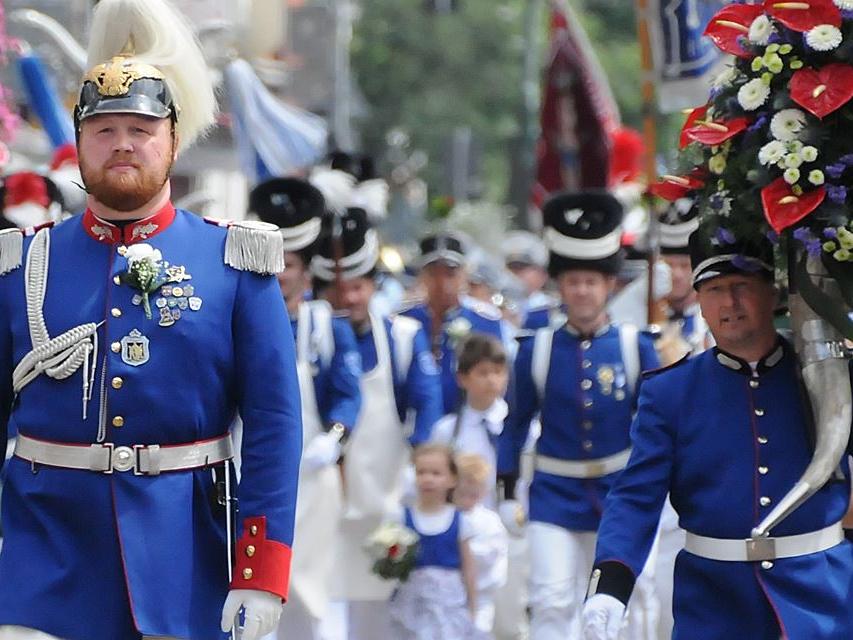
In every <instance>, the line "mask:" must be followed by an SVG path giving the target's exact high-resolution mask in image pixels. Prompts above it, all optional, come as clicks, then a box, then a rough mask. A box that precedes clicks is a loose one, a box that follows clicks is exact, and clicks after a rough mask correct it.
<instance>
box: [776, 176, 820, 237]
mask: <svg viewBox="0 0 853 640" xmlns="http://www.w3.org/2000/svg"><path fill="white" fill-rule="evenodd" d="M825 197H826V189H824V188H823V187H818V188H817V189H814V190H813V191H807V192H805V193H803V194H802V195H800V196H798V195H795V194H794V192H793V191H792V190H791V185H789V184H788V183H787V182H785V179H784V178H778V179H777V180H775V181H773V182H771V183H770V184H768V185H767V186H766V187H764V188H763V189H762V190H761V204H762V205H764V217H765V218H767V222H769V223H770V226H771V227H773V231H775V232H776V233H782V231H784V230H785V229H787V228H788V227H790V226H792V225H794V224H796V223H797V222H799V221H800V220H802V219H803V218H805V217H806V216H807V215H809V214H810V213H811V212H812V211H814V210H815V209H817V208H818V207H819V206H820V203H821V202H823V199H824V198H825Z"/></svg>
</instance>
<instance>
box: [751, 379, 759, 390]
mask: <svg viewBox="0 0 853 640" xmlns="http://www.w3.org/2000/svg"><path fill="white" fill-rule="evenodd" d="M749 386H750V388H751V389H758V380H755V379H752V380H750V381H749Z"/></svg>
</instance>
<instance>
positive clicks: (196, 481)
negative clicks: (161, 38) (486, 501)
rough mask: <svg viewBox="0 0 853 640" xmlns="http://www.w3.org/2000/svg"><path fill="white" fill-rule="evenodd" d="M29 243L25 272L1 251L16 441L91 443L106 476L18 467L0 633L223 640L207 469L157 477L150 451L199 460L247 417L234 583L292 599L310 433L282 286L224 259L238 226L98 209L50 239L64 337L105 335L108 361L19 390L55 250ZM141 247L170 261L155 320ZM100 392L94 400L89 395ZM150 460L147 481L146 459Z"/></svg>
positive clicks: (56, 316)
mask: <svg viewBox="0 0 853 640" xmlns="http://www.w3.org/2000/svg"><path fill="white" fill-rule="evenodd" d="M32 232H33V231H32V230H31V231H30V232H28V233H29V237H26V238H23V241H24V242H23V252H22V258H23V264H22V265H20V266H15V264H14V263H15V260H12V261H10V260H9V258H10V256H11V254H12V253H13V252H14V251H15V249H14V246H15V243H16V242H17V240H18V239H17V238H12V237H10V236H5V237H4V238H2V239H0V253H2V254H3V255H0V264H5V269H4V271H5V275H2V276H0V430H2V432H5V431H6V428H7V426H9V427H11V428H14V429H16V430H17V432H18V433H19V444H20V441H21V438H24V439H27V438H30V439H33V440H34V441H36V442H35V445H36V447H43V445H44V443H47V445H52V444H57V443H59V444H64V445H81V446H79V447H75V448H74V449H75V450H83V451H85V450H88V449H89V448H90V447H91V446H92V445H94V448H95V449H97V452H98V453H99V454H104V455H102V456H99V457H98V461H96V460H95V459H94V458H92V463H93V465H94V464H96V462H97V464H100V463H101V462H106V463H107V467H109V468H108V469H107V468H106V467H105V468H104V469H102V470H100V471H95V470H84V469H80V468H67V467H63V466H51V465H49V464H41V463H35V462H31V461H28V460H25V459H23V458H22V457H20V455H21V454H19V455H16V456H15V457H14V458H12V460H10V461H9V463H8V464H7V465H6V469H5V478H4V487H3V489H4V493H3V504H2V520H3V534H4V540H3V547H2V552H0V625H21V626H24V627H30V628H34V629H39V630H42V631H44V632H46V633H49V634H51V635H55V636H58V637H61V638H65V639H66V640H91V639H92V638H122V639H125V638H128V639H130V638H138V637H139V636H140V635H156V636H161V635H162V636H170V637H177V638H221V637H223V635H224V634H222V632H221V631H220V629H219V622H220V616H221V609H222V604H223V602H224V600H225V597H226V593H227V591H228V587H229V585H228V579H227V571H226V569H227V563H226V542H225V541H226V533H225V522H226V521H225V512H224V508H223V507H222V506H220V505H219V504H218V501H217V493H216V490H215V486H214V483H213V480H212V471H211V468H210V467H207V466H206V464H205V461H204V460H196V463H195V464H196V466H195V468H186V469H182V470H173V471H168V470H163V471H162V472H160V473H157V469H156V468H155V467H156V460H158V456H157V455H156V454H157V451H156V448H154V447H151V446H149V445H159V446H160V448H161V451H162V450H165V449H166V447H168V446H170V445H187V444H191V445H192V447H189V448H188V449H187V450H186V454H187V456H188V457H190V458H192V457H194V455H193V452H192V449H193V448H199V449H200V448H203V447H205V446H206V443H210V442H213V441H219V439H221V438H223V436H225V438H224V439H225V440H227V432H228V427H229V425H230V424H231V423H232V421H233V419H234V417H235V414H237V413H238V412H239V414H240V415H241V417H242V420H243V425H244V431H243V445H242V446H243V449H242V479H241V482H240V485H239V489H238V490H237V497H238V498H239V504H240V522H239V523H238V531H239V532H241V535H240V536H239V538H240V539H239V542H238V549H237V556H238V561H237V567H236V577H235V580H234V583H233V586H234V587H236V588H246V589H261V590H266V591H271V592H273V593H277V594H278V595H280V596H281V597H285V596H286V594H287V582H288V573H289V564H290V545H291V543H292V539H293V522H294V513H295V502H296V485H297V477H298V468H299V457H300V451H301V440H302V427H301V417H300V402H299V388H298V384H297V379H296V369H295V366H294V363H295V359H294V349H293V339H292V337H291V334H290V327H289V325H288V323H287V314H286V311H285V308H284V303H283V302H282V299H281V294H280V291H279V288H278V284H277V282H276V279H275V278H274V277H273V276H271V275H259V274H258V273H253V272H251V271H249V270H238V269H237V268H234V267H232V266H229V265H228V264H225V261H226V258H227V253H226V250H225V247H226V236H228V238H229V240H230V239H231V236H230V234H231V230H230V229H229V230H226V229H225V228H222V227H220V226H217V225H214V224H208V223H206V222H205V221H204V220H202V219H201V218H199V217H197V216H195V215H193V214H191V213H188V212H186V211H181V210H178V211H177V212H176V211H175V209H174V208H173V207H172V206H171V204H169V205H167V206H166V207H164V208H163V209H162V210H161V211H159V212H158V213H157V214H155V215H154V216H151V217H150V218H146V219H145V220H141V221H139V222H136V223H134V224H130V225H127V226H125V227H124V228H119V227H116V226H114V225H112V224H110V223H108V222H106V221H102V220H99V219H98V218H96V217H95V216H94V215H93V214H92V213H91V212H88V211H87V212H86V213H85V214H84V215H81V216H76V217H74V218H72V219H70V220H67V221H66V222H63V223H61V224H59V225H57V226H56V227H55V228H53V229H50V230H49V231H48V230H45V231H43V232H42V233H47V234H49V236H48V238H47V239H49V264H48V265H47V269H48V273H47V279H46V291H45V294H44V299H43V305H42V306H43V318H44V328H45V329H46V333H47V335H48V337H49V338H50V339H54V338H56V337H58V336H60V335H61V334H62V333H63V332H65V331H67V330H69V329H72V328H74V327H78V326H80V325H85V324H86V323H95V324H97V325H98V326H97V329H96V334H95V335H96V336H97V342H96V343H93V342H92V341H91V340H88V344H89V345H90V347H91V348H95V349H96V350H94V351H91V350H90V351H88V352H87V355H88V363H89V364H88V366H86V365H83V364H82V361H79V362H72V363H71V365H73V364H79V365H80V366H79V367H78V368H77V369H76V371H74V372H73V373H72V374H71V375H70V376H68V377H64V378H63V377H62V376H61V375H60V374H59V373H57V372H52V373H51V372H50V371H45V372H43V373H41V375H38V376H37V377H35V378H34V379H33V380H32V381H31V382H30V383H29V384H27V385H26V386H25V387H23V389H21V390H20V392H19V393H18V394H17V395H15V394H14V393H13V389H12V381H13V368H14V367H15V366H16V365H17V364H18V363H19V362H21V360H22V359H23V358H24V356H25V355H26V354H27V353H28V352H30V350H31V349H32V348H33V339H32V338H31V336H32V335H37V334H40V332H41V329H39V328H38V327H36V328H35V329H34V328H33V327H34V325H33V324H32V323H28V312H27V303H26V301H25V272H26V271H27V268H28V265H27V258H28V257H29V256H30V253H31V250H32V246H33V244H34V242H36V241H38V242H39V243H41V242H43V241H45V240H46V238H45V236H44V235H37V236H33V235H32ZM12 233H18V232H12ZM140 243H145V244H148V245H150V246H151V247H153V248H154V249H157V250H159V251H160V252H161V254H162V260H163V261H168V262H169V268H168V270H167V273H168V274H169V281H168V282H167V283H164V284H163V286H162V287H160V288H159V289H157V290H156V291H154V292H152V293H151V294H150V296H149V297H150V306H151V311H152V317H151V318H148V317H146V314H145V312H144V304H143V301H142V296H141V294H140V291H139V290H137V289H134V288H133V287H132V286H131V285H130V284H127V283H125V282H124V281H123V280H122V274H124V273H126V272H127V269H128V261H127V259H126V258H125V257H124V256H125V255H126V247H132V246H133V245H137V244H140ZM40 246H43V244H40ZM17 247H18V253H19V257H20V244H18V245H17ZM164 266H165V265H164ZM36 303H38V300H36ZM36 307H38V304H36ZM31 311H32V309H31ZM35 312H36V314H35V315H36V316H37V315H38V312H39V310H38V308H36V309H35ZM36 324H38V323H36ZM84 342H86V341H82V340H81V341H79V342H78V343H77V344H78V345H84ZM95 345H97V347H95ZM90 347H85V346H84V348H85V349H89V348H90ZM95 366H96V367H97V369H96V370H95V371H93V367H95ZM72 368H73V367H72ZM93 373H94V375H93ZM89 380H92V381H93V383H94V388H93V387H92V386H90V387H89V388H88V390H84V389H85V387H84V384H85V382H87V381H89ZM84 381H85V382H84ZM89 395H90V396H91V398H90V399H89V400H88V402H85V400H84V398H86V397H87V396H89ZM84 403H85V405H86V412H85V418H84V414H83V406H82V405H83V404H84ZM4 441H5V440H4ZM66 449H67V447H66ZM111 451H114V454H113V455H107V454H109V453H110V452H111ZM129 452H130V455H126V454H128V453H129ZM143 460H144V461H146V463H147V464H146V466H145V468H143V467H141V466H137V465H136V464H134V462H139V463H140V464H141V461H143ZM162 461H163V462H165V461H166V456H165V455H164V456H162ZM128 465H130V466H128ZM105 470H106V471H110V472H109V473H105V472H104V471H105ZM250 543H251V546H252V551H253V552H252V553H251V554H249V553H247V552H246V549H247V548H248V546H249V544H250Z"/></svg>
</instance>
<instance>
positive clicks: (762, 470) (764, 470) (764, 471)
mask: <svg viewBox="0 0 853 640" xmlns="http://www.w3.org/2000/svg"><path fill="white" fill-rule="evenodd" d="M768 471H770V469H769V468H768V467H758V473H760V474H761V475H763V476H766V475H767V472H768Z"/></svg>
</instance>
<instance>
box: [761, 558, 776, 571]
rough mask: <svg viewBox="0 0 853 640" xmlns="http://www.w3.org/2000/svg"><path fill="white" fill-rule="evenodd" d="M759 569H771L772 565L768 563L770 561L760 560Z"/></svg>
mask: <svg viewBox="0 0 853 640" xmlns="http://www.w3.org/2000/svg"><path fill="white" fill-rule="evenodd" d="M761 568H762V569H772V568H773V563H772V562H770V560H762V561H761Z"/></svg>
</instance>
